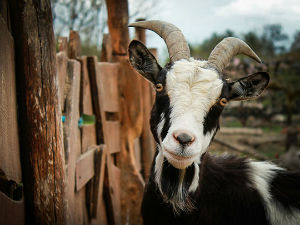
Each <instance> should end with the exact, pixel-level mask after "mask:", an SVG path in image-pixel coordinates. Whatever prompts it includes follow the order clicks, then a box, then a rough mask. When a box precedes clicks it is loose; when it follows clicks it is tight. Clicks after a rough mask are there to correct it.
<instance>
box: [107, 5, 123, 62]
mask: <svg viewBox="0 0 300 225" xmlns="http://www.w3.org/2000/svg"><path fill="white" fill-rule="evenodd" d="M106 5H107V14H108V20H107V24H108V27H109V33H110V36H111V43H112V52H113V57H116V56H118V55H121V56H122V55H123V56H124V55H127V46H128V43H129V33H128V28H127V26H128V3H127V1H125V0H122V1H120V0H106Z"/></svg>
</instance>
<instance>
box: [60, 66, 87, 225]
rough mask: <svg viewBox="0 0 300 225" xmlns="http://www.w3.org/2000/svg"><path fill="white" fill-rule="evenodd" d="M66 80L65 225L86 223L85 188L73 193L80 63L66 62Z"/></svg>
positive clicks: (77, 140)
mask: <svg viewBox="0 0 300 225" xmlns="http://www.w3.org/2000/svg"><path fill="white" fill-rule="evenodd" d="M67 71H68V72H67V79H66V85H65V95H66V96H67V97H66V106H65V112H64V113H65V116H66V120H65V123H64V126H63V130H64V147H65V155H66V165H67V168H66V173H67V174H66V175H67V186H66V203H67V206H66V207H67V213H66V214H67V215H66V216H67V221H66V224H83V223H86V222H87V220H86V218H87V215H86V207H85V204H84V199H85V188H82V189H81V190H80V191H79V192H75V169H76V160H77V159H78V158H79V157H80V155H81V143H80V130H79V128H78V120H79V117H80V114H79V91H80V63H79V62H77V61H76V60H68V67H67Z"/></svg>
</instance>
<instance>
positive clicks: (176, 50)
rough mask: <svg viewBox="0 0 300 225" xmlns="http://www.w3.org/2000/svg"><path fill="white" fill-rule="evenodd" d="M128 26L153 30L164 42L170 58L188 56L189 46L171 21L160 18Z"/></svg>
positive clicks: (175, 58) (175, 59) (172, 59)
mask: <svg viewBox="0 0 300 225" xmlns="http://www.w3.org/2000/svg"><path fill="white" fill-rule="evenodd" d="M128 26H129V27H139V28H145V29H149V30H152V31H154V32H155V33H157V34H158V35H159V36H160V37H161V38H162V39H163V40H164V41H165V43H166V45H167V47H168V52H169V56H170V60H171V61H172V62H175V61H177V60H179V59H189V58H190V48H189V46H188V43H187V42H186V40H185V38H184V36H183V34H182V32H181V30H179V29H178V28H177V27H176V26H174V25H173V24H171V23H167V22H163V21H160V20H149V21H140V22H135V23H131V24H129V25H128Z"/></svg>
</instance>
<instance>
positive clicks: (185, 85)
mask: <svg viewBox="0 0 300 225" xmlns="http://www.w3.org/2000/svg"><path fill="white" fill-rule="evenodd" d="M206 63H207V62H206V61H199V60H195V59H193V58H191V59H190V60H180V61H177V62H175V63H174V65H173V66H172V69H171V70H170V71H168V74H167V78H166V90H167V94H168V96H169V98H170V107H171V109H172V110H171V114H170V125H171V126H170V128H169V130H168V133H167V135H166V137H165V139H164V140H163V142H162V147H163V149H167V150H168V151H169V152H171V153H173V154H176V155H181V156H184V157H191V158H190V159H187V160H176V159H175V158H174V157H172V155H171V154H170V153H168V152H167V151H164V156H165V157H166V158H167V159H168V161H169V162H170V163H171V164H172V165H173V166H174V167H176V168H178V169H183V168H186V167H187V166H190V165H191V164H192V163H193V162H195V161H199V159H200V156H201V155H202V154H203V153H204V152H205V151H206V150H207V147H208V145H209V143H210V141H211V138H212V136H213V134H214V132H211V133H206V134H205V135H204V134H203V129H204V127H203V122H204V118H205V116H206V114H207V113H208V111H209V109H210V108H211V107H212V106H213V105H214V104H215V103H216V101H217V99H218V98H219V97H220V95H221V91H222V88H223V81H222V80H221V79H220V77H219V75H218V73H217V72H215V71H213V70H210V69H205V68H203V67H205V65H206ZM216 119H217V118H216ZM178 131H179V132H184V131H186V132H187V133H189V134H191V135H193V136H194V138H195V141H194V142H193V143H192V144H191V145H189V146H188V147H186V149H185V150H184V152H181V146H180V144H179V143H178V142H177V141H176V140H175V139H174V137H173V134H174V133H175V132H178Z"/></svg>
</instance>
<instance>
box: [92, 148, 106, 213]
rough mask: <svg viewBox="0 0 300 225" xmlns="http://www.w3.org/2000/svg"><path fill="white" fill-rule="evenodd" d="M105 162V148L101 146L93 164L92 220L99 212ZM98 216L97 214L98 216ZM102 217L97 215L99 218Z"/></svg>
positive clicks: (96, 152)
mask: <svg viewBox="0 0 300 225" xmlns="http://www.w3.org/2000/svg"><path fill="white" fill-rule="evenodd" d="M105 161H106V146H105V145H101V146H99V148H98V149H97V150H96V151H95V155H94V162H95V176H94V181H93V193H92V196H93V198H92V204H91V209H92V210H91V211H92V213H91V214H92V218H97V214H98V211H100V210H99V207H100V206H99V205H98V204H100V201H101V200H102V194H103V180H104V172H105ZM98 215H99V214H98ZM101 216H104V215H101V214H100V215H99V217H101Z"/></svg>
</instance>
